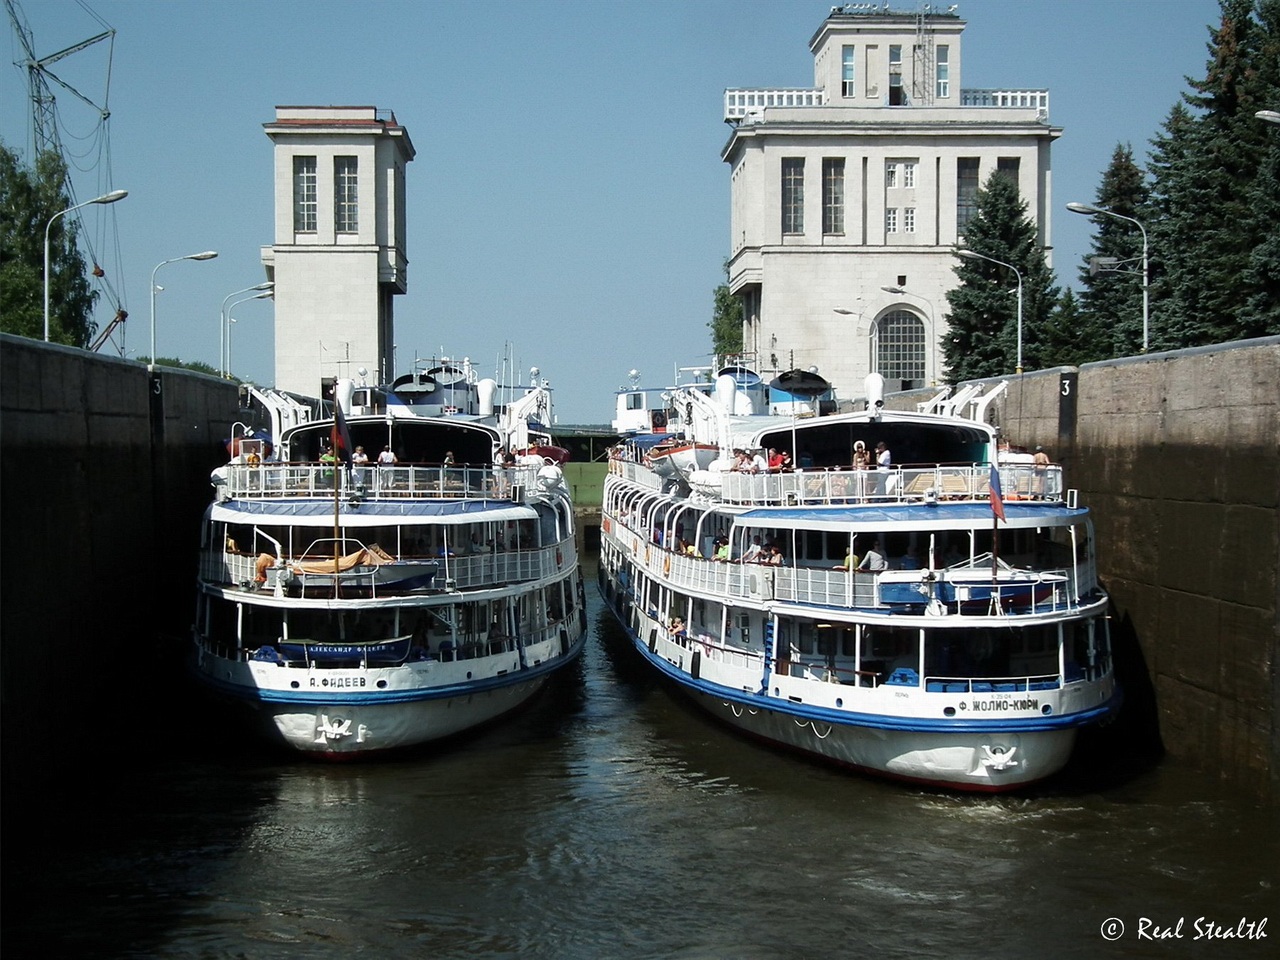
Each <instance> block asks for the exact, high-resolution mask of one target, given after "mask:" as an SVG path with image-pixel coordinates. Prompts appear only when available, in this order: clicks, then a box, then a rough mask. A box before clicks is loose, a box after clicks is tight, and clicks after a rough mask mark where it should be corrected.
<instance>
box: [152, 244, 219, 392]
mask: <svg viewBox="0 0 1280 960" xmlns="http://www.w3.org/2000/svg"><path fill="white" fill-rule="evenodd" d="M217 255H218V251H217V250H206V251H204V253H189V254H187V255H186V256H185V257H173V258H172V259H169V260H161V261H160V262H159V263H157V264H156V268H155V270H152V271H151V357H150V362H149V363H148V366H149V367H150V368H151V369H155V365H156V271H157V270H159V269H160V268H161V267H163V266H164V265H165V264H166V263H177V262H178V261H179V260H212V259H213V258H214V257H216V256H217Z"/></svg>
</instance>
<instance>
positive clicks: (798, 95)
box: [724, 87, 1049, 121]
mask: <svg viewBox="0 0 1280 960" xmlns="http://www.w3.org/2000/svg"><path fill="white" fill-rule="evenodd" d="M827 105H828V101H827V95H826V91H824V90H819V89H804V88H798V87H766V88H764V89H758V90H756V89H749V88H745V87H734V88H730V89H728V90H726V91H725V92H724V119H725V120H726V121H730V120H742V119H744V118H746V117H748V116H759V115H761V112H762V111H763V110H765V109H767V108H770V107H793V108H794V107H824V106H827ZM918 106H920V107H938V106H939V104H937V103H936V102H934V103H923V102H922V103H920V104H919V105H918ZM960 106H961V107H997V108H1002V109H1031V110H1038V111H1040V112H1041V113H1042V114H1043V115H1044V116H1046V117H1047V116H1048V115H1049V91H1048V90H999V89H991V90H983V89H971V90H961V91H960Z"/></svg>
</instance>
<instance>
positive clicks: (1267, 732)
mask: <svg viewBox="0 0 1280 960" xmlns="http://www.w3.org/2000/svg"><path fill="white" fill-rule="evenodd" d="M1004 380H1007V382H1008V387H1007V392H1006V393H1005V394H1004V395H1003V396H1002V397H1001V398H999V399H998V400H997V401H995V402H994V403H993V405H992V408H991V410H990V412H989V413H988V419H989V420H990V421H991V422H992V423H994V424H996V425H998V426H999V427H1000V430H1001V435H1002V437H1004V438H1006V439H1008V440H1009V442H1010V443H1011V444H1012V445H1014V446H1015V447H1018V446H1021V447H1026V448H1027V449H1029V450H1034V448H1035V447H1036V446H1037V445H1043V446H1044V448H1045V450H1046V452H1048V453H1049V455H1050V457H1051V458H1052V459H1053V460H1054V461H1055V462H1059V463H1062V464H1063V466H1064V469H1065V471H1066V484H1067V486H1068V487H1069V488H1070V487H1074V488H1076V489H1078V490H1079V491H1080V499H1081V502H1082V503H1083V504H1084V505H1086V506H1088V507H1090V508H1091V509H1092V511H1093V515H1094V530H1095V534H1096V536H1097V539H1098V571H1099V575H1100V577H1101V578H1102V581H1103V584H1104V586H1105V587H1106V589H1107V590H1108V592H1109V593H1110V594H1111V599H1112V606H1113V611H1112V612H1113V617H1112V632H1113V639H1114V640H1115V643H1116V646H1117V669H1118V672H1119V671H1120V668H1121V667H1127V668H1128V669H1127V671H1125V672H1122V673H1121V679H1122V680H1123V681H1124V682H1125V686H1126V692H1127V695H1128V699H1127V703H1126V708H1125V712H1126V714H1128V717H1127V718H1126V719H1127V720H1128V721H1129V722H1131V723H1132V722H1135V721H1136V722H1137V723H1138V724H1139V725H1143V724H1147V725H1149V726H1150V728H1151V729H1150V734H1151V736H1153V737H1158V739H1159V742H1160V743H1162V744H1163V747H1164V749H1165V750H1167V751H1168V752H1169V753H1170V754H1173V755H1175V756H1177V757H1179V758H1181V759H1183V760H1185V761H1187V762H1188V763H1190V764H1192V765H1194V766H1196V767H1198V768H1199V769H1202V770H1205V771H1207V772H1210V773H1213V774H1215V775H1218V776H1221V777H1223V778H1227V779H1231V780H1233V781H1238V782H1240V783H1241V784H1242V785H1248V786H1249V787H1251V788H1254V789H1256V790H1257V791H1259V792H1261V793H1270V792H1272V791H1273V790H1274V789H1275V786H1276V784H1277V782H1280V733H1278V731H1277V717H1280V682H1278V680H1277V675H1276V673H1277V641H1278V638H1280V578H1278V576H1277V570H1280V521H1278V519H1277V507H1280V338H1277V337H1268V338H1263V339H1258V340H1249V341H1242V342H1239V343H1233V344H1226V345H1223V346H1218V347H1206V348H1197V349H1193V350H1183V351H1175V352H1170V353H1162V354H1152V355H1149V356H1146V357H1135V358H1128V359H1124V360H1115V361H1108V362H1105V363H1094V364H1086V365H1084V366H1082V367H1080V368H1078V369H1077V368H1074V367H1065V368H1059V369H1056V370H1047V371H1042V372H1037V373H1032V374H1026V375H1025V376H1022V377H1009V378H993V379H992V380H990V381H985V383H986V385H987V386H988V387H989V386H992V385H994V384H996V383H999V382H1001V381H1004ZM924 394H929V395H932V391H915V392H914V393H913V394H912V395H910V396H908V395H906V394H902V395H898V396H896V397H893V398H890V401H889V405H891V406H894V407H898V408H907V409H913V408H914V401H916V400H919V399H922V397H923V395H924ZM1122 655H1124V656H1123V657H1122ZM1126 673H1127V675H1126Z"/></svg>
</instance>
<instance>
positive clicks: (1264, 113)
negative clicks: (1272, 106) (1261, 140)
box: [1254, 110, 1280, 123]
mask: <svg viewBox="0 0 1280 960" xmlns="http://www.w3.org/2000/svg"><path fill="white" fill-rule="evenodd" d="M1254 116H1255V117H1257V118H1258V119H1259V120H1265V121H1267V123H1280V110H1259V111H1258V112H1257V113H1255V114H1254Z"/></svg>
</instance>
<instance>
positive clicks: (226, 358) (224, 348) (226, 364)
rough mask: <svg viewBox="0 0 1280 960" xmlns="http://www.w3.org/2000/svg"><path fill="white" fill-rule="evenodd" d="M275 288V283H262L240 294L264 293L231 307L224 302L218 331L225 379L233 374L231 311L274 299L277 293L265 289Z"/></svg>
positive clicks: (219, 358) (243, 299)
mask: <svg viewBox="0 0 1280 960" xmlns="http://www.w3.org/2000/svg"><path fill="white" fill-rule="evenodd" d="M274 286H275V284H274V283H271V282H270V281H268V282H266V283H260V284H258V285H257V286H256V287H249V288H247V290H241V291H239V292H240V293H247V292H248V290H262V292H261V293H255V294H254V295H253V296H251V297H242V298H241V299H239V300H236V301H234V302H233V303H232V304H231V305H230V306H228V305H227V301H226V300H224V301H222V317H223V323H222V326H221V327H220V328H219V331H218V332H219V334H220V335H221V337H220V340H221V342H220V343H219V348H220V349H219V352H218V366H219V367H220V368H221V371H220V372H221V374H222V376H223V378H224V379H225V378H226V376H227V375H228V374H229V373H230V372H231V328H230V327H229V326H227V321H228V319H229V318H230V316H231V311H232V310H234V309H235V308H236V307H237V306H239V305H240V304H242V303H248V302H249V301H250V300H271V299H273V298H274V297H275V295H276V294H275V291H274V290H272V289H264V288H269V287H274ZM234 296H235V294H234V293H233V294H231V296H230V297H228V298H227V300H230V299H231V297H234Z"/></svg>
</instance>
